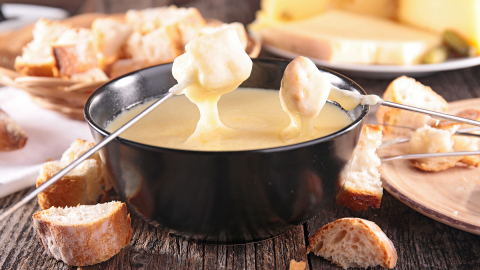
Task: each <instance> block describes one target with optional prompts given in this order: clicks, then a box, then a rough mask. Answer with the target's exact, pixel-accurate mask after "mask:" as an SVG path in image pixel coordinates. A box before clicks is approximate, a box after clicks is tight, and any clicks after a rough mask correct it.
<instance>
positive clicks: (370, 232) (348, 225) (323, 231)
mask: <svg viewBox="0 0 480 270" xmlns="http://www.w3.org/2000/svg"><path fill="white" fill-rule="evenodd" d="M358 225H360V226H358ZM354 226H357V227H354ZM346 229H347V230H362V231H363V232H364V233H365V235H366V236H365V237H367V238H369V239H370V240H373V241H374V243H375V245H376V246H377V247H379V248H380V250H381V253H380V254H376V255H377V256H378V257H380V259H381V266H383V267H387V268H393V267H395V265H396V263H397V251H396V249H395V246H394V245H393V243H392V241H391V240H390V239H389V238H388V237H387V236H386V235H385V233H384V232H383V231H382V230H381V229H380V227H378V226H377V224H375V223H373V222H371V221H368V220H365V219H360V218H341V219H337V220H335V221H333V222H331V223H329V224H327V225H325V226H323V227H322V228H320V229H319V230H318V231H316V232H315V234H314V235H312V236H311V237H310V238H309V239H308V242H309V245H308V247H307V254H308V253H310V252H312V251H313V252H314V253H315V255H320V256H323V255H322V252H323V251H325V250H326V248H327V247H326V245H327V244H328V243H325V242H324V241H325V240H326V239H325V238H326V237H327V236H331V235H333V234H336V233H337V232H338V231H341V230H346ZM334 248H335V252H336V253H340V252H344V253H347V252H346V251H345V250H343V249H342V248H341V247H334ZM326 259H329V260H333V261H332V262H333V263H336V264H339V265H342V266H343V267H344V268H345V269H346V268H347V265H348V262H343V261H335V258H326ZM368 266H374V265H368ZM368 266H363V265H362V266H361V267H368Z"/></svg>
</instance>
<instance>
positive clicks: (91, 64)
mask: <svg viewBox="0 0 480 270" xmlns="http://www.w3.org/2000/svg"><path fill="white" fill-rule="evenodd" d="M52 50H53V55H54V56H55V60H56V63H57V69H58V72H59V75H60V76H61V77H66V78H70V76H72V75H73V74H77V73H83V72H85V71H87V70H90V69H92V68H96V67H98V62H97V57H96V55H95V52H94V51H93V48H92V50H88V51H82V52H80V51H78V49H77V45H76V44H71V45H53V46H52Z"/></svg>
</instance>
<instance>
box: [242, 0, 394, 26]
mask: <svg viewBox="0 0 480 270" xmlns="http://www.w3.org/2000/svg"><path fill="white" fill-rule="evenodd" d="M260 7H261V9H260V10H259V11H258V12H257V13H256V20H255V21H254V22H253V23H252V24H250V25H249V28H250V29H251V30H253V31H255V30H258V29H260V28H262V27H264V26H267V25H271V24H274V23H276V22H287V21H295V20H301V19H306V18H308V17H312V16H315V15H318V14H321V13H323V12H325V11H326V10H329V9H332V8H335V9H342V10H346V11H350V12H355V13H360V14H364V15H369V16H376V17H381V18H388V19H395V18H396V12H397V0H381V1H378V0H299V1H290V0H262V1H261V3H260Z"/></svg>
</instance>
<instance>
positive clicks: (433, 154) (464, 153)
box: [380, 151, 480, 162]
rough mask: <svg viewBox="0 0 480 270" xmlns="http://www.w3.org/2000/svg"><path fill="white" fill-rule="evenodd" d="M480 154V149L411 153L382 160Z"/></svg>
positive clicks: (382, 159) (382, 158) (386, 157)
mask: <svg viewBox="0 0 480 270" xmlns="http://www.w3.org/2000/svg"><path fill="white" fill-rule="evenodd" d="M477 155H480V151H459V152H444V153H428V154H410V155H399V156H385V157H381V158H380V160H381V161H382V162H383V161H390V160H397V159H419V158H435V157H455V156H477Z"/></svg>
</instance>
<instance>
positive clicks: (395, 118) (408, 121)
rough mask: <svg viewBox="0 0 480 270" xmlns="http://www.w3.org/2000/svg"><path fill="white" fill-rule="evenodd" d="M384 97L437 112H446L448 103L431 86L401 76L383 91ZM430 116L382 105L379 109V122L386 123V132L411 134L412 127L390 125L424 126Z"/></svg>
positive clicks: (387, 99)
mask: <svg viewBox="0 0 480 270" xmlns="http://www.w3.org/2000/svg"><path fill="white" fill-rule="evenodd" d="M383 99H384V100H386V101H391V102H395V103H400V104H404V105H409V106H414V107H418V108H422V109H427V110H431V111H437V112H446V111H447V109H448V103H447V102H446V101H445V99H443V98H442V97H441V96H440V95H438V94H437V93H435V92H434V91H433V90H432V89H431V88H430V87H428V86H425V85H423V84H421V83H420V82H417V81H415V79H412V78H409V77H406V76H401V77H399V78H397V79H395V80H394V81H392V82H391V83H390V84H389V85H388V87H387V90H385V92H384V93H383ZM429 119H430V116H427V115H424V114H420V113H414V112H410V111H405V110H400V109H394V108H390V107H386V106H380V108H379V109H378V111H377V122H378V123H380V124H384V125H386V126H385V127H384V133H385V134H388V133H389V132H392V133H395V134H404V135H405V134H409V133H410V129H407V128H394V127H391V126H390V125H395V126H405V127H411V128H419V127H423V126H424V125H425V124H426V123H427V122H428V120H429Z"/></svg>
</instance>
